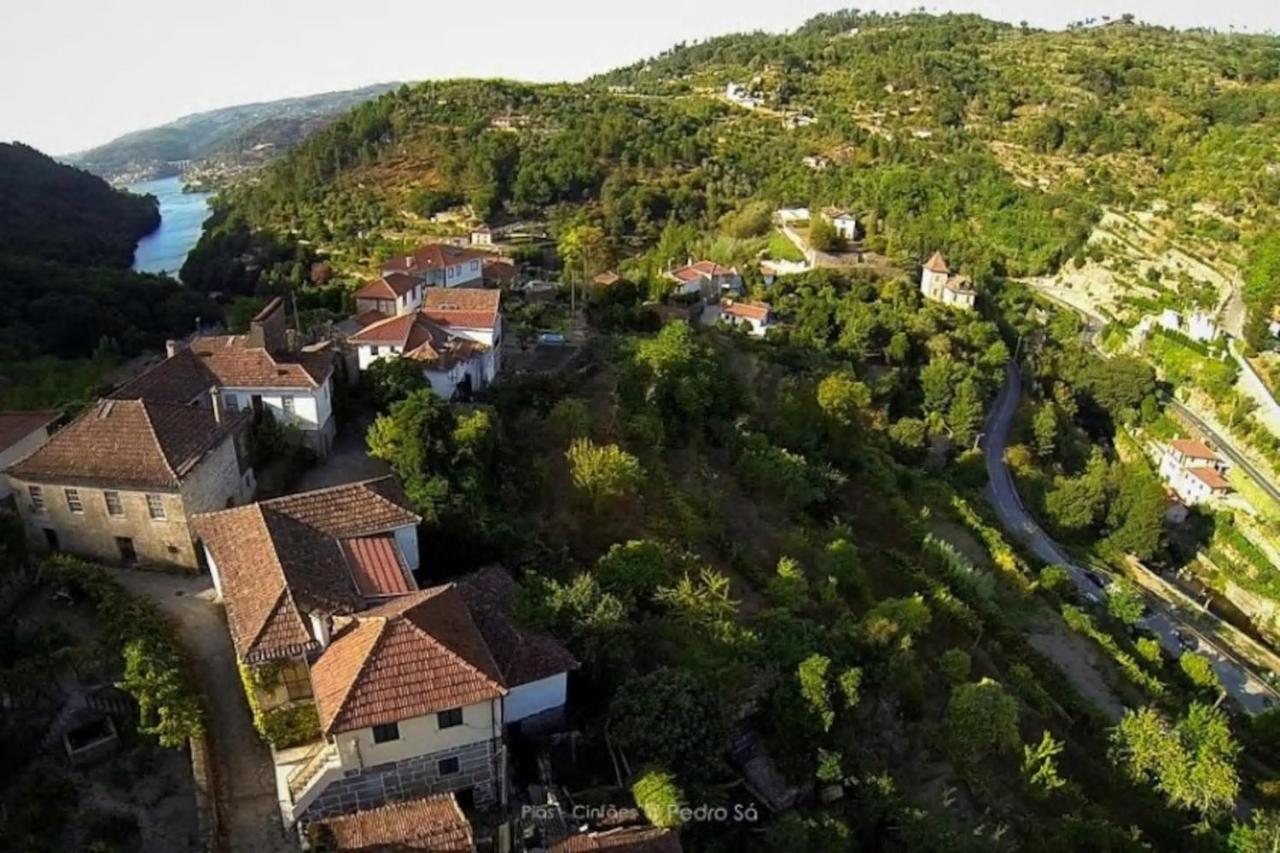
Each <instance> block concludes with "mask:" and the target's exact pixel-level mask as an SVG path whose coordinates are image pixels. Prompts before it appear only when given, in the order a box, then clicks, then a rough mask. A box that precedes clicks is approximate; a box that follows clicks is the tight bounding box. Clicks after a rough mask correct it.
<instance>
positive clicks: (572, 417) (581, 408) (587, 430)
mask: <svg viewBox="0 0 1280 853" xmlns="http://www.w3.org/2000/svg"><path fill="white" fill-rule="evenodd" d="M547 423H548V425H549V426H550V427H551V432H552V434H553V435H555V437H556V439H557V440H558V441H561V442H563V443H565V444H569V443H570V442H572V441H573V440H574V439H576V438H586V437H587V436H588V435H590V434H591V411H590V410H589V409H588V408H587V404H586V401H584V400H579V399H578V398H577V397H564V398H563V399H560V400H557V401H556V403H555V405H554V406H552V407H551V411H550V412H549V413H548V414H547Z"/></svg>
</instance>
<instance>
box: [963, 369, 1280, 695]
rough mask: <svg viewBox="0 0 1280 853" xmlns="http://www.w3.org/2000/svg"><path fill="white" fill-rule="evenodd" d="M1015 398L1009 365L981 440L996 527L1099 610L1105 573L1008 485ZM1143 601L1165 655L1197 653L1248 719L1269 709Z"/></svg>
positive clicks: (1248, 679)
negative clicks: (1057, 568)
mask: <svg viewBox="0 0 1280 853" xmlns="http://www.w3.org/2000/svg"><path fill="white" fill-rule="evenodd" d="M1021 396H1022V377H1021V375H1020V374H1019V373H1018V370H1017V367H1016V366H1015V365H1014V364H1013V363H1012V362H1010V363H1009V365H1008V366H1007V367H1006V378H1005V382H1004V385H1003V386H1001V388H1000V393H999V394H998V395H997V396H996V401H995V405H994V406H993V407H992V409H991V414H990V415H989V416H988V418H987V425H986V432H985V434H984V437H983V452H984V454H985V458H986V464H987V475H988V478H989V483H988V486H987V497H988V499H989V500H990V501H991V504H992V506H994V507H995V510H996V514H997V515H998V516H999V517H1000V522H1001V524H1003V525H1004V527H1005V529H1006V530H1007V531H1009V533H1010V534H1012V535H1013V536H1015V537H1017V538H1018V539H1019V540H1020V541H1021V542H1023V543H1024V544H1025V545H1026V546H1027V547H1028V548H1029V549H1030V550H1031V552H1032V553H1034V554H1035V555H1036V556H1037V557H1038V558H1040V559H1041V560H1043V561H1044V562H1046V563H1050V564H1058V565H1062V566H1065V567H1066V569H1067V571H1068V572H1070V574H1071V578H1072V580H1073V581H1074V582H1075V584H1076V588H1077V589H1078V590H1079V592H1080V595H1081V597H1082V598H1084V600H1085V601H1087V602H1089V603H1090V604H1093V605H1095V606H1096V605H1100V604H1102V603H1103V602H1105V601H1106V597H1107V594H1106V590H1105V586H1103V585H1102V584H1099V583H1098V582H1097V581H1096V580H1095V578H1097V579H1098V580H1101V581H1103V583H1104V584H1105V583H1106V582H1107V577H1106V575H1105V573H1104V572H1101V571H1098V570H1096V569H1086V568H1083V567H1081V566H1079V565H1077V564H1076V563H1075V562H1074V561H1072V559H1071V557H1070V555H1069V554H1068V553H1067V552H1066V550H1065V549H1063V547H1062V546H1061V545H1059V544H1058V543H1057V542H1055V541H1053V539H1052V538H1050V537H1049V535H1048V534H1047V533H1045V532H1044V530H1043V529H1041V527H1040V525H1038V524H1036V522H1035V519H1033V518H1032V517H1031V514H1030V513H1028V512H1027V510H1026V508H1025V507H1024V506H1023V505H1022V499H1021V498H1019V497H1018V490H1017V488H1016V487H1015V486H1014V483H1013V475H1012V473H1011V472H1010V471H1009V466H1008V465H1007V464H1006V463H1005V459H1004V451H1005V446H1006V445H1007V444H1008V441H1009V429H1010V427H1011V425H1012V424H1013V417H1014V414H1015V413H1016V412H1017V410H1018V401H1019V399H1020V398H1021ZM1147 600H1148V604H1149V606H1150V608H1151V615H1150V616H1148V617H1147V618H1146V619H1144V620H1143V621H1142V623H1140V624H1141V625H1142V626H1143V627H1145V628H1148V629H1149V630H1151V631H1152V632H1153V633H1154V634H1155V635H1156V636H1157V637H1158V638H1159V640H1160V644H1161V645H1162V646H1163V647H1164V648H1165V650H1166V651H1168V652H1169V653H1170V654H1172V655H1174V656H1175V657H1176V656H1178V655H1180V654H1181V653H1182V651H1183V649H1184V644H1186V646H1187V647H1188V648H1194V649H1195V651H1196V652H1197V653H1199V654H1201V655H1204V656H1205V657H1206V658H1208V659H1209V662H1210V664H1212V666H1213V669H1214V671H1215V672H1216V673H1217V674H1218V677H1219V678H1220V679H1221V680H1222V684H1223V686H1224V687H1225V688H1226V690H1227V693H1228V694H1230V696H1231V697H1232V698H1233V699H1235V700H1236V701H1237V702H1238V703H1239V704H1240V707H1242V708H1243V709H1244V710H1245V711H1247V712H1248V713H1250V714H1256V713H1259V712H1261V711H1263V710H1265V709H1266V708H1267V707H1268V706H1269V705H1270V704H1271V702H1272V701H1273V698H1274V691H1272V690H1271V688H1270V687H1268V686H1267V685H1266V684H1264V683H1263V682H1262V681H1261V680H1260V679H1258V678H1257V677H1255V676H1254V675H1253V674H1252V673H1250V672H1249V671H1247V670H1246V669H1245V668H1244V667H1243V666H1242V665H1241V664H1240V662H1239V660H1238V658H1237V657H1236V656H1235V655H1234V654H1232V653H1231V652H1230V650H1227V649H1223V648H1221V647H1219V646H1218V645H1217V643H1216V642H1215V641H1214V640H1213V639H1212V638H1210V637H1209V636H1207V635H1206V634H1204V633H1202V632H1200V631H1199V630H1197V629H1196V627H1195V626H1194V625H1192V624H1191V623H1190V622H1188V621H1187V620H1186V619H1184V618H1183V617H1182V616H1181V614H1180V613H1179V612H1178V611H1177V610H1175V609H1174V608H1172V607H1170V606H1169V605H1167V604H1166V603H1165V602H1163V601H1162V600H1160V599H1157V598H1155V597H1152V596H1148V598H1147Z"/></svg>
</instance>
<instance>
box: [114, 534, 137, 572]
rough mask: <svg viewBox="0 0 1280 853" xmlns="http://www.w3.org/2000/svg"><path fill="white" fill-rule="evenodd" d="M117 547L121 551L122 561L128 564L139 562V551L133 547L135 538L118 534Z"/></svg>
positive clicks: (134, 564)
mask: <svg viewBox="0 0 1280 853" xmlns="http://www.w3.org/2000/svg"><path fill="white" fill-rule="evenodd" d="M116 548H117V549H118V550H119V551H120V562H122V563H124V564H125V565H126V566H136V565H137V564H138V551H137V549H136V548H134V547H133V540H132V539H130V538H129V537H128V536H117V537H116Z"/></svg>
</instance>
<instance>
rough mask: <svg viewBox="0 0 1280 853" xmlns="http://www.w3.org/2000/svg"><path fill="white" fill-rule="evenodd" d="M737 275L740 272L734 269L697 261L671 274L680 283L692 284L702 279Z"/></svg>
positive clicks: (710, 262) (712, 262)
mask: <svg viewBox="0 0 1280 853" xmlns="http://www.w3.org/2000/svg"><path fill="white" fill-rule="evenodd" d="M737 274H738V271H737V270H736V269H734V268H733V267H726V266H721V265H720V264H717V263H716V262H715V261H697V262H695V263H692V264H688V265H686V266H683V267H680V268H679V269H676V270H673V271H672V272H671V275H672V276H674V277H675V278H676V279H677V280H678V281H683V282H692V281H696V280H698V279H702V278H712V277H715V276H726V275H737Z"/></svg>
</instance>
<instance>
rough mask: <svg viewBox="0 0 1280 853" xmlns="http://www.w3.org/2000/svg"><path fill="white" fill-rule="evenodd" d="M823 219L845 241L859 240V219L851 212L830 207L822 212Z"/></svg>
mask: <svg viewBox="0 0 1280 853" xmlns="http://www.w3.org/2000/svg"><path fill="white" fill-rule="evenodd" d="M822 218H823V219H825V220H827V221H828V222H830V223H831V225H832V226H833V227H834V228H835V229H836V233H837V234H839V235H840V236H841V237H843V238H844V239H845V240H856V239H858V218H857V217H856V216H854V215H853V214H852V213H850V212H849V211H847V210H840V209H838V208H835V207H828V208H827V209H826V210H824V211H822Z"/></svg>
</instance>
